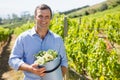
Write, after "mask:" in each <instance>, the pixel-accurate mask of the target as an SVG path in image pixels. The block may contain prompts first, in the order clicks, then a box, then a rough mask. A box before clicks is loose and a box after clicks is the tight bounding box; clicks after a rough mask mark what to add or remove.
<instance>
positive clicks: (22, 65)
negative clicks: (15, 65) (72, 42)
mask: <svg viewBox="0 0 120 80" xmlns="http://www.w3.org/2000/svg"><path fill="white" fill-rule="evenodd" d="M18 70H22V71H28V72H32V66H30V65H28V64H26V63H23V64H21V65H20V67H19V69H18Z"/></svg>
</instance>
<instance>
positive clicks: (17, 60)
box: [9, 4, 68, 80]
mask: <svg viewBox="0 0 120 80" xmlns="http://www.w3.org/2000/svg"><path fill="white" fill-rule="evenodd" d="M34 18H35V26H34V27H33V28H32V29H30V30H27V31H25V32H23V33H21V34H20V35H19V36H18V38H17V39H16V42H15V44H14V47H13V49H12V52H11V55H10V57H9V65H10V66H11V67H12V68H14V69H16V70H22V71H24V74H25V77H24V80H41V78H42V77H43V76H45V73H44V72H45V71H46V69H45V67H43V68H38V64H35V63H34V61H35V57H34V55H35V54H36V53H38V52H39V51H47V50H49V49H52V50H55V51H57V52H58V54H59V55H60V56H61V59H62V60H61V64H60V65H61V70H62V73H63V76H64V74H65V73H66V70H67V66H68V63H67V58H66V52H65V47H64V43H63V40H62V38H61V37H60V36H59V35H57V34H55V33H53V32H52V31H50V30H49V25H50V20H51V19H52V11H51V9H50V7H49V6H48V5H46V4H42V5H38V6H37V7H36V9H35V15H34Z"/></svg>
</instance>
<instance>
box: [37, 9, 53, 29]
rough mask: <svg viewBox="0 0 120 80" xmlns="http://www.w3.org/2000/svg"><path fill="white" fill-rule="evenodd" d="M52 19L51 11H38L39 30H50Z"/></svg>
mask: <svg viewBox="0 0 120 80" xmlns="http://www.w3.org/2000/svg"><path fill="white" fill-rule="evenodd" d="M50 19H51V13H50V10H49V9H45V10H37V12H36V15H35V20H36V25H37V27H38V28H42V29H48V27H49V24H50Z"/></svg>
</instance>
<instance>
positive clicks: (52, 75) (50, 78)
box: [42, 57, 63, 80]
mask: <svg viewBox="0 0 120 80" xmlns="http://www.w3.org/2000/svg"><path fill="white" fill-rule="evenodd" d="M60 63H61V59H60V57H58V58H56V59H55V60H53V61H50V62H48V63H46V64H45V65H44V66H45V68H46V75H45V76H44V77H43V78H42V80H63V76H62V71H61V66H60Z"/></svg>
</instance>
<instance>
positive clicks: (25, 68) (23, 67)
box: [19, 63, 46, 76]
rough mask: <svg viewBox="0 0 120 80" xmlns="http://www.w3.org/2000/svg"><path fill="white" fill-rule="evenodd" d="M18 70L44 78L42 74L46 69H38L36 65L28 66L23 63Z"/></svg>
mask: <svg viewBox="0 0 120 80" xmlns="http://www.w3.org/2000/svg"><path fill="white" fill-rule="evenodd" d="M19 70H23V71H28V72H31V73H33V74H36V75H39V76H44V75H45V73H44V72H45V70H46V69H45V67H43V68H38V64H32V65H28V64H26V63H23V64H22V65H20V67H19Z"/></svg>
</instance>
